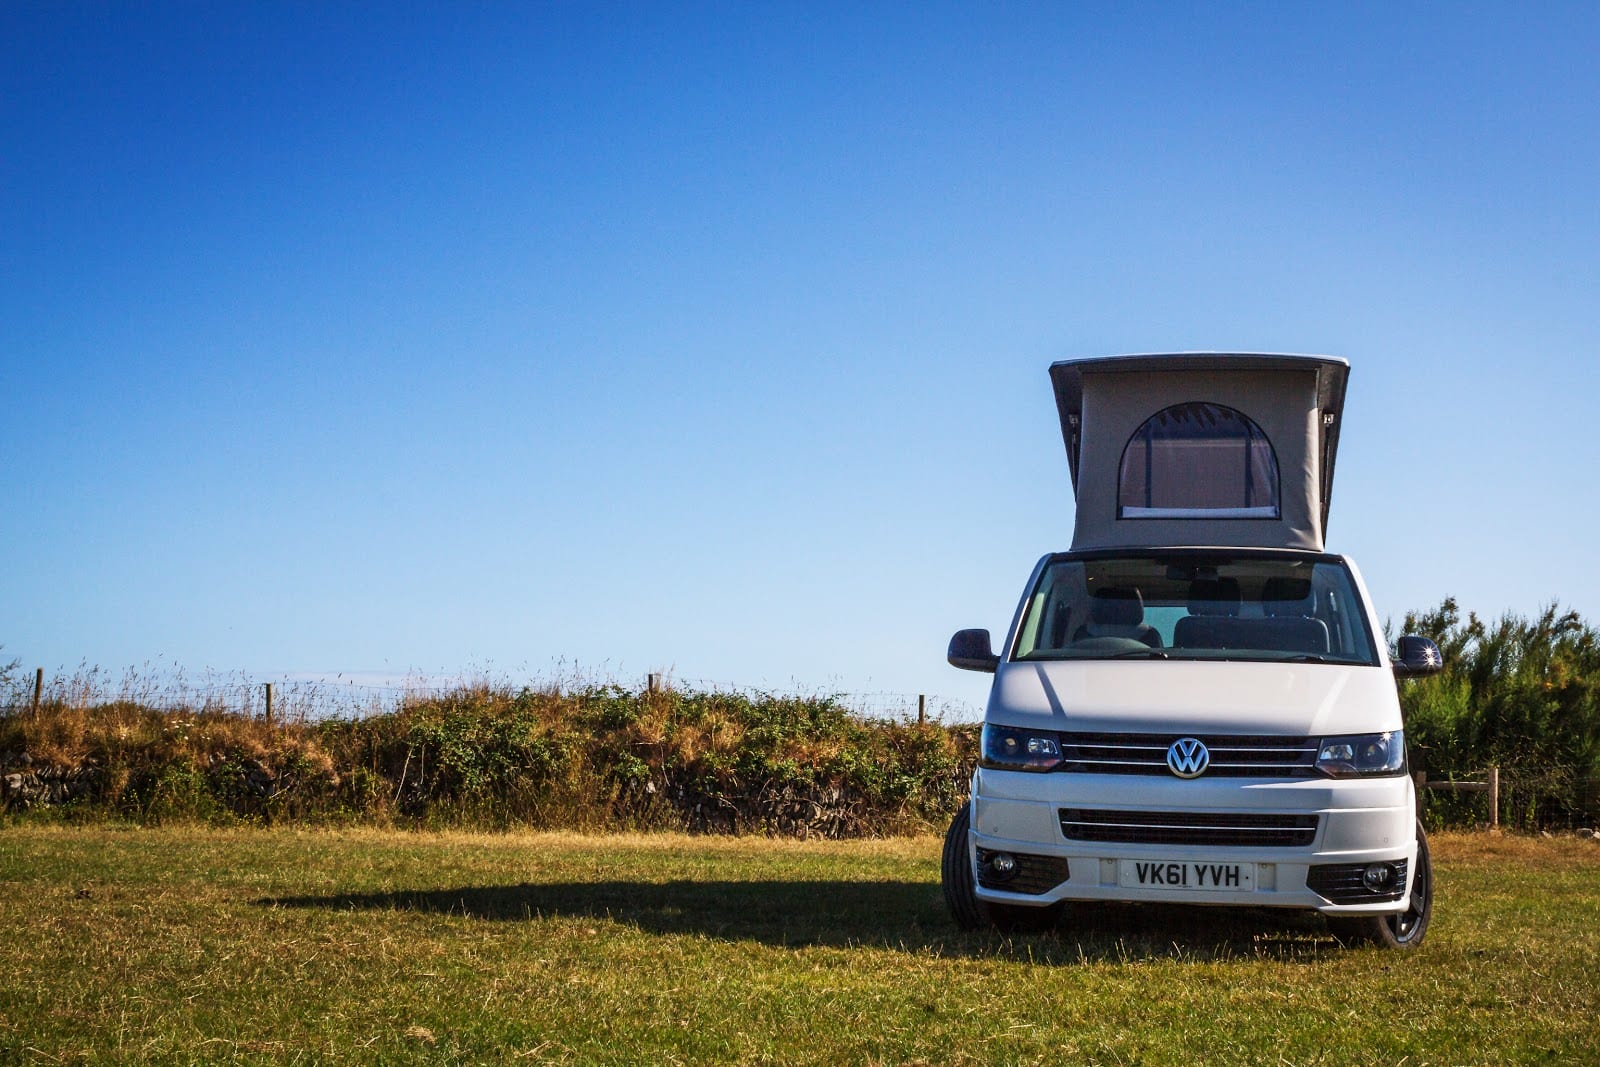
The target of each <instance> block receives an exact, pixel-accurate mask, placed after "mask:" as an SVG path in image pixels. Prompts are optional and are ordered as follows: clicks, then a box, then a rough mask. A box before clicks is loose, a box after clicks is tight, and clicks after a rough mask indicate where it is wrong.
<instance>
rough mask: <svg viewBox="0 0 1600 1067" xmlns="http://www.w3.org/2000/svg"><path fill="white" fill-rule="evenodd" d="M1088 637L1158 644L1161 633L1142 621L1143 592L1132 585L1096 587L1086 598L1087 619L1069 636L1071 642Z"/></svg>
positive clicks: (1152, 645)
mask: <svg viewBox="0 0 1600 1067" xmlns="http://www.w3.org/2000/svg"><path fill="white" fill-rule="evenodd" d="M1091 637H1124V638H1130V639H1132V640H1134V641H1143V642H1144V643H1145V644H1147V645H1149V646H1150V647H1151V648H1160V647H1161V635H1160V634H1159V633H1157V632H1156V628H1155V627H1154V626H1151V625H1149V624H1148V623H1146V622H1145V621H1144V595H1143V594H1142V593H1140V592H1139V590H1138V589H1137V588H1136V587H1131V586H1125V587H1117V586H1113V587H1111V588H1108V589H1097V590H1095V592H1094V595H1093V596H1092V597H1090V598H1089V621H1088V622H1086V623H1084V624H1083V625H1082V626H1080V627H1078V630H1077V632H1076V633H1074V634H1073V635H1072V639H1073V640H1074V641H1084V640H1087V639H1089V638H1091Z"/></svg>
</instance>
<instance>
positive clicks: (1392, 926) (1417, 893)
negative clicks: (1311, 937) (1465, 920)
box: [1328, 819, 1433, 948]
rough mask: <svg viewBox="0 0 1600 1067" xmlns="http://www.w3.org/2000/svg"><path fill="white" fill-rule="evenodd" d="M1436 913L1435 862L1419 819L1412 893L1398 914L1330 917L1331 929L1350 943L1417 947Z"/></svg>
mask: <svg viewBox="0 0 1600 1067" xmlns="http://www.w3.org/2000/svg"><path fill="white" fill-rule="evenodd" d="M1432 915H1433V862H1432V860H1431V859H1430V857H1429V855H1428V835H1427V833H1426V832H1425V831H1424V830H1423V829H1422V820H1421V819H1418V820H1417V869H1416V870H1415V871H1414V872H1412V875H1411V896H1410V897H1409V898H1407V900H1406V910H1405V911H1402V912H1400V913H1399V914H1398V915H1370V916H1362V917H1360V918H1330V919H1329V920H1328V930H1329V932H1330V933H1332V934H1333V936H1334V937H1337V938H1338V939H1339V940H1340V941H1343V942H1344V943H1345V944H1347V945H1377V946H1378V947H1380V948H1416V947H1417V946H1418V945H1420V944H1422V938H1423V936H1424V935H1425V934H1427V932H1428V920H1429V918H1431V917H1432Z"/></svg>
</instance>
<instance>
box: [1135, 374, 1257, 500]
mask: <svg viewBox="0 0 1600 1067" xmlns="http://www.w3.org/2000/svg"><path fill="white" fill-rule="evenodd" d="M1279 517H1280V512H1279V509H1278V457H1277V455H1276V454H1275V453H1274V452H1273V451H1272V442H1271V441H1268V440H1267V435H1266V434H1264V433H1262V432H1261V427H1259V426H1257V425H1256V424H1255V423H1254V422H1253V421H1251V420H1250V419H1249V418H1248V417H1247V416H1245V415H1243V414H1241V413H1240V412H1237V411H1235V410H1234V409H1233V408H1230V407H1224V406H1223V405H1221V404H1208V403H1205V402H1202V401H1196V402H1193V403H1188V404H1174V405H1172V406H1171V407H1169V408H1163V409H1162V410H1161V411H1158V412H1156V413H1155V414H1154V415H1152V416H1151V417H1150V418H1149V419H1148V420H1146V421H1145V424H1144V425H1143V426H1141V427H1139V429H1138V430H1137V431H1136V432H1135V433H1134V435H1133V436H1132V437H1131V438H1129V440H1128V444H1127V447H1126V448H1124V449H1123V450H1122V469H1121V470H1120V471H1119V472H1118V475H1117V518H1119V519H1276V518H1279Z"/></svg>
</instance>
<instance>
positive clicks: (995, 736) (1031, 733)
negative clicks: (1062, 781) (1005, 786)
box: [982, 723, 1061, 771]
mask: <svg viewBox="0 0 1600 1067" xmlns="http://www.w3.org/2000/svg"><path fill="white" fill-rule="evenodd" d="M982 762H983V765H984V766H985V767H993V768H996V769H999V770H1005V771H1053V770H1055V769H1056V768H1057V767H1059V766H1061V745H1060V743H1059V742H1058V741H1057V740H1056V735H1055V734H1053V733H1051V732H1050V731H1048V730H1019V729H1017V728H1016V727H1014V726H995V725H993V724H992V723H991V724H988V725H985V726H984V728H983V761H982Z"/></svg>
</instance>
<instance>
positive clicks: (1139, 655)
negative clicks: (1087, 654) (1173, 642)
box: [1094, 648, 1172, 659]
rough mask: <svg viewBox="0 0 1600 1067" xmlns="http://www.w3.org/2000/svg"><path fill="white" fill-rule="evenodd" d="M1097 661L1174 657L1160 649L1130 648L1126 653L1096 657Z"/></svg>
mask: <svg viewBox="0 0 1600 1067" xmlns="http://www.w3.org/2000/svg"><path fill="white" fill-rule="evenodd" d="M1094 658H1095V659H1171V658H1172V657H1171V656H1170V655H1168V654H1167V653H1166V652H1163V651H1162V650H1161V649H1159V648H1130V649H1128V651H1126V652H1113V653H1111V655H1109V656H1096V657H1094Z"/></svg>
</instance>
